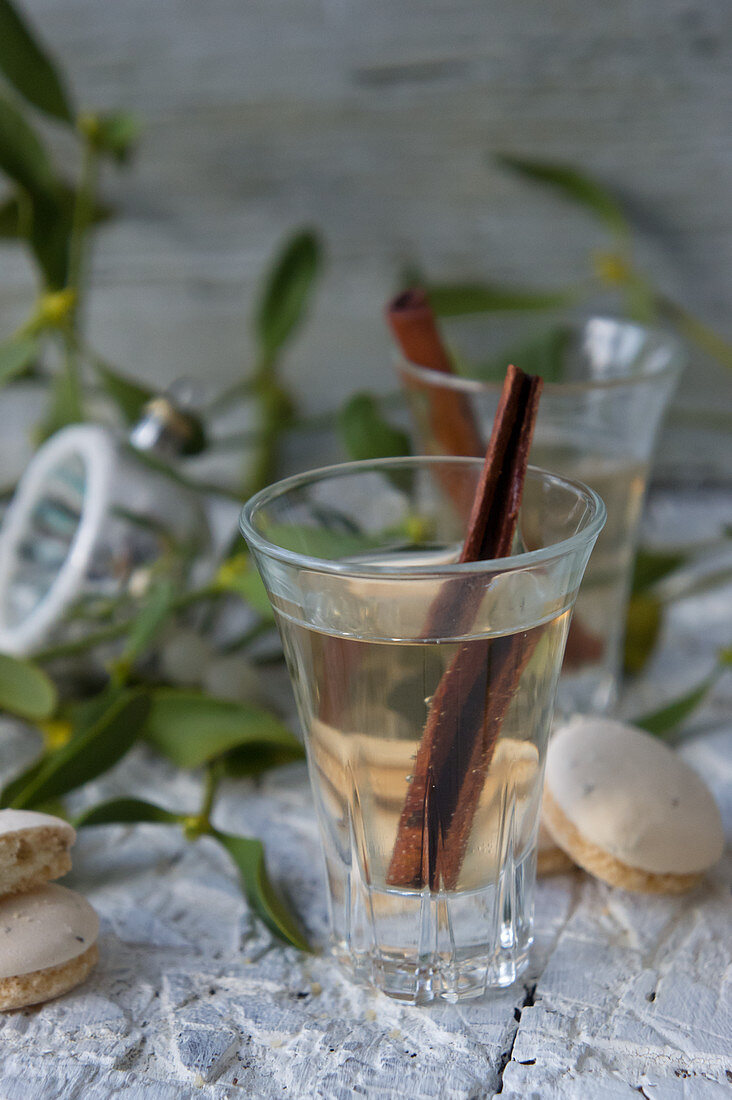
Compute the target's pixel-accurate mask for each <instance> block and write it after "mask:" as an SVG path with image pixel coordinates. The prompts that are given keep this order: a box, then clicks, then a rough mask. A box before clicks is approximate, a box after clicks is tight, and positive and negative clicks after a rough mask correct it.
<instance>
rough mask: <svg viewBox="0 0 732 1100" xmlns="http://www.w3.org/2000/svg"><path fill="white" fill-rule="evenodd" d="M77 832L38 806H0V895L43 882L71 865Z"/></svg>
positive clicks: (13, 892) (63, 873)
mask: <svg viewBox="0 0 732 1100" xmlns="http://www.w3.org/2000/svg"><path fill="white" fill-rule="evenodd" d="M75 840H76V833H75V832H74V830H73V829H72V827H71V826H70V825H69V824H68V822H66V821H62V820H61V818H60V817H52V816H51V814H41V813H36V811H34V810H0V897H2V896H4V895H6V894H17V893H19V892H20V891H22V890H30V889H32V888H33V887H34V886H41V885H42V884H43V883H44V882H48V881H49V879H54V878H60V877H61V875H65V874H66V872H67V871H69V870H70V869H71V856H70V855H69V849H70V848H71V846H72V844H73V843H74V841H75Z"/></svg>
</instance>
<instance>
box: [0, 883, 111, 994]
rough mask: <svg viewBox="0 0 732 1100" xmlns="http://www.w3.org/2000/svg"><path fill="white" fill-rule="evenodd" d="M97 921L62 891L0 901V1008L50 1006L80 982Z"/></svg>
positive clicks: (81, 901)
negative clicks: (40, 1004)
mask: <svg viewBox="0 0 732 1100" xmlns="http://www.w3.org/2000/svg"><path fill="white" fill-rule="evenodd" d="M98 933H99V918H98V917H97V914H96V913H95V912H94V910H93V909H92V907H91V905H90V904H89V902H88V901H87V900H86V898H83V897H82V896H81V895H80V894H76V893H74V891H73V890H67V889H66V888H65V887H64V886H56V885H50V886H39V887H38V889H36V890H31V891H30V892H29V893H27V894H13V895H12V897H7V898H3V899H2V900H1V901H0V1009H2V1010H6V1009H10V1008H24V1007H25V1006H26V1005H34V1004H39V1003H40V1002H41V1001H50V1000H51V998H53V997H58V996H59V995H60V994H61V993H66V992H67V991H68V990H69V989H73V987H74V986H75V985H79V983H80V982H83V981H84V979H85V978H86V976H87V974H88V973H89V972H90V970H91V969H92V967H93V966H94V964H95V963H96V961H97V959H98V957H99V955H98V951H97V935H98Z"/></svg>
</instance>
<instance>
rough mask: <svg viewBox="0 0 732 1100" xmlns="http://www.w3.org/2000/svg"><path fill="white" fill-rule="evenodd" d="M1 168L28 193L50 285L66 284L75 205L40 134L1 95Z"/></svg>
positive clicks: (34, 236) (34, 240) (35, 243)
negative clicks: (73, 207)
mask: <svg viewBox="0 0 732 1100" xmlns="http://www.w3.org/2000/svg"><path fill="white" fill-rule="evenodd" d="M0 171H2V172H5V174H6V175H7V176H9V177H10V179H12V180H14V181H15V182H16V183H17V184H19V186H20V187H22V188H23V189H24V190H25V191H26V192H27V193H28V195H29V197H30V201H31V216H30V223H29V228H28V234H27V235H28V238H29V240H30V244H31V247H32V249H33V251H34V253H35V255H36V258H37V260H38V262H39V264H40V265H41V268H42V270H43V273H44V276H45V281H46V284H47V285H48V287H50V288H51V289H53V290H56V289H61V288H62V287H63V286H64V285H65V283H66V273H67V269H68V254H69V238H70V235H71V226H72V220H73V213H72V208H71V207H70V206H69V204H68V202H66V201H65V199H64V190H63V187H62V185H61V184H60V182H59V180H58V178H57V177H56V174H55V171H54V168H53V165H52V164H51V160H50V158H49V156H48V154H47V153H46V150H45V148H44V146H43V143H42V142H41V139H40V137H39V136H38V134H37V133H36V132H35V130H34V129H33V128H32V127H31V125H30V124H29V123H28V122H27V121H26V119H25V118H24V117H23V115H22V114H21V113H20V111H19V110H18V108H17V107H16V106H15V104H14V103H12V102H11V101H10V100H9V99H6V98H5V97H3V96H0Z"/></svg>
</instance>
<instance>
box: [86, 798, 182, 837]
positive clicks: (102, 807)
mask: <svg viewBox="0 0 732 1100" xmlns="http://www.w3.org/2000/svg"><path fill="white" fill-rule="evenodd" d="M183 816H184V815H181V814H175V813H173V812H172V811H171V810H165V809H163V807H162V806H155V805H154V804H153V803H152V802H143V801H142V800H141V799H139V798H113V799H111V800H110V801H109V802H100V804H99V805H98V806H91V807H90V808H89V809H88V810H84V812H83V813H82V814H79V816H78V817H77V818H76V819H75V821H74V822H73V824H74V826H75V827H76V828H77V829H78V828H80V827H81V826H82V825H112V824H125V823H127V822H135V821H152V822H155V823H156V824H159V825H177V824H179V823H180V822H181V821H182V820H183Z"/></svg>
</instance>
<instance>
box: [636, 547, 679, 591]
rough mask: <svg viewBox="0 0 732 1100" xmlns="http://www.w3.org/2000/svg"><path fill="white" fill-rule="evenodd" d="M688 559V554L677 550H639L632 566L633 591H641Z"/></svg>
mask: <svg viewBox="0 0 732 1100" xmlns="http://www.w3.org/2000/svg"><path fill="white" fill-rule="evenodd" d="M687 560H688V554H682V553H679V552H675V553H673V552H669V551H663V550H662V551H658V550H639V551H638V553H637V554H636V557H635V564H634V566H633V592H643V591H644V590H645V589H646V588H650V587H651V586H652V585H654V584H656V583H657V582H658V581H660V580H663V578H664V577H667V576H668V575H669V573H673V572H675V571H676V570H677V569H679V568H680V567H681V566H682V565H683V564H684V563H685V562H686V561H687Z"/></svg>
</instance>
